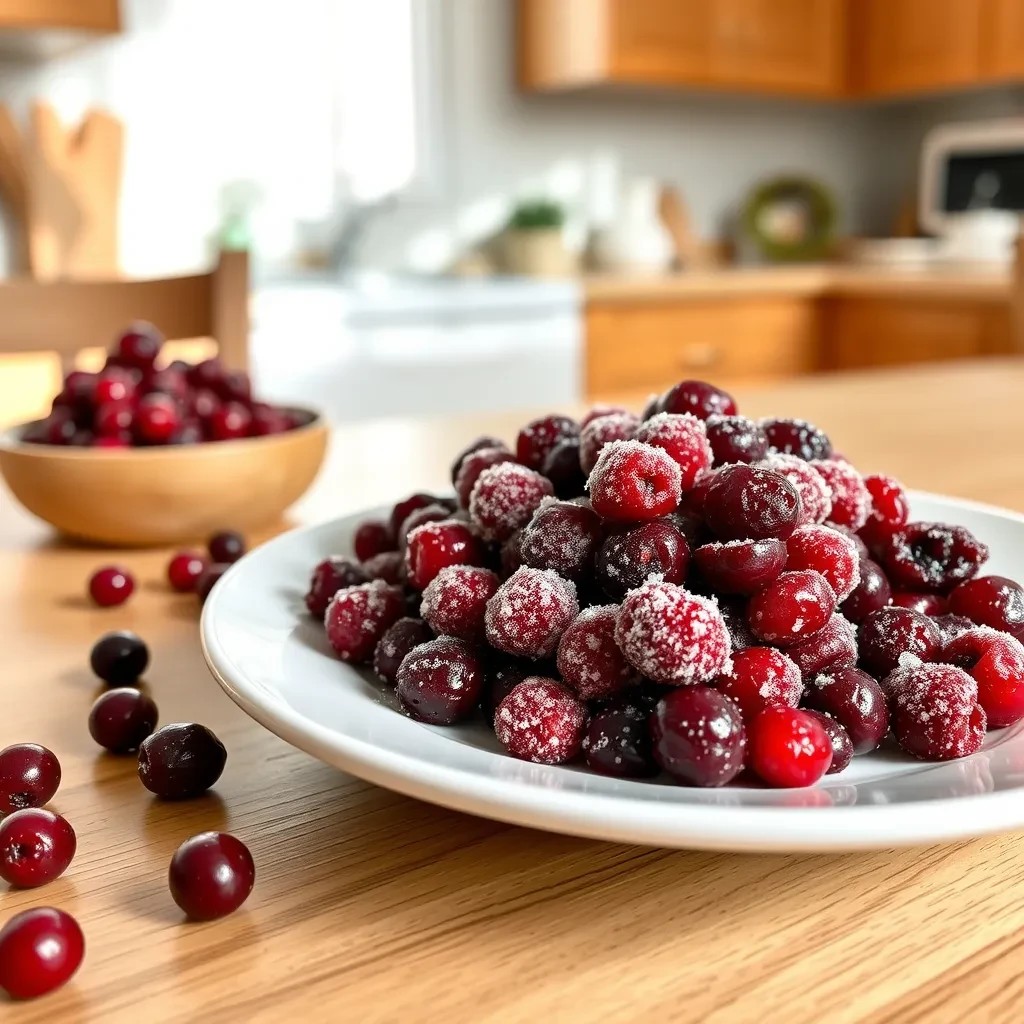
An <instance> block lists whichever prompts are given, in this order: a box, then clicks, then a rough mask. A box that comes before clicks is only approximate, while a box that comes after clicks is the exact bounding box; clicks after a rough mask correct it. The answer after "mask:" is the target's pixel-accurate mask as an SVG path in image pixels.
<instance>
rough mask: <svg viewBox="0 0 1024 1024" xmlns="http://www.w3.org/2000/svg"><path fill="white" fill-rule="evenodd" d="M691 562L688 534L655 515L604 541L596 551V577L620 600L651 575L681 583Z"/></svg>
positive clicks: (651, 576) (610, 595) (652, 577)
mask: <svg viewBox="0 0 1024 1024" xmlns="http://www.w3.org/2000/svg"><path fill="white" fill-rule="evenodd" d="M689 564H690V548H689V545H688V544H687V543H686V538H685V537H684V536H683V535H682V533H681V532H680V531H679V529H677V528H676V526H674V525H673V524H672V523H671V522H669V521H668V520H666V519H655V520H654V521H653V522H650V523H643V524H641V525H640V526H635V527H633V529H631V530H627V531H625V532H624V533H615V534H612V535H611V536H610V537H608V538H607V539H606V540H605V541H604V543H603V544H602V545H601V547H600V549H599V551H598V554H597V562H596V574H597V581H598V583H600V584H601V586H602V587H603V588H604V591H605V593H606V594H607V595H608V596H609V597H610V598H612V599H613V600H615V601H621V600H622V599H623V598H624V597H625V596H626V594H627V593H628V592H629V591H630V590H635V589H636V588H637V587H639V586H640V585H641V584H643V583H646V582H647V580H649V579H659V580H661V581H663V582H665V583H682V582H683V580H685V579H686V570H687V569H688V568H689Z"/></svg>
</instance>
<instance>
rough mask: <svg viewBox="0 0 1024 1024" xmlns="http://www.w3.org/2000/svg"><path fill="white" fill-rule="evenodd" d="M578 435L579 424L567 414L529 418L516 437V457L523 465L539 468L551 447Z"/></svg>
mask: <svg viewBox="0 0 1024 1024" xmlns="http://www.w3.org/2000/svg"><path fill="white" fill-rule="evenodd" d="M579 435H580V427H579V424H578V423H577V422H576V421H575V420H573V419H570V418H569V417H568V416H543V417H541V418H540V419H536V420H531V421H530V422H529V423H527V424H526V426H525V427H523V429H522V430H520V431H519V436H518V437H517V438H516V458H517V459H518V460H519V461H520V462H521V463H522V464H523V465H524V466H528V467H529V468H530V469H536V470H539V469H540V468H541V467H542V466H543V465H544V460H545V459H546V458H547V456H548V453H549V452H550V451H551V450H552V448H554V447H555V446H556V445H558V444H559V443H560V442H562V441H564V440H566V439H567V438H571V437H579Z"/></svg>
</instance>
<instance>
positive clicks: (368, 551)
mask: <svg viewBox="0 0 1024 1024" xmlns="http://www.w3.org/2000/svg"><path fill="white" fill-rule="evenodd" d="M395 544H396V541H395V534H394V533H393V532H392V530H391V527H390V526H389V525H388V524H387V523H386V522H384V520H383V519H367V520H365V521H364V522H362V523H360V524H359V526H358V527H357V528H356V532H355V536H354V537H353V539H352V549H353V551H355V555H356V558H358V559H359V561H360V562H365V561H366V560H367V559H370V558H373V556H374V555H379V554H380V553H381V552H382V551H393V550H394V549H395Z"/></svg>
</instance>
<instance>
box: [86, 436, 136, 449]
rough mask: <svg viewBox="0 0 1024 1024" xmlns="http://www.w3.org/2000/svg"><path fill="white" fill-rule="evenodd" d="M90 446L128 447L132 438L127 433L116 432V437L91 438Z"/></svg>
mask: <svg viewBox="0 0 1024 1024" xmlns="http://www.w3.org/2000/svg"><path fill="white" fill-rule="evenodd" d="M92 446H93V447H94V448H130V447H131V446H132V439H131V435H130V434H128V433H124V434H118V435H117V437H97V438H95V439H94V440H93V443H92Z"/></svg>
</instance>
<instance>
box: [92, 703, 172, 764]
mask: <svg viewBox="0 0 1024 1024" xmlns="http://www.w3.org/2000/svg"><path fill="white" fill-rule="evenodd" d="M156 723H157V707H156V704H155V703H154V701H153V699H152V697H150V696H148V695H147V694H145V693H143V692H142V691H141V690H137V689H135V688H134V687H131V686H126V687H122V688H120V689H116V690H108V691H107V692H106V693H104V694H101V695H100V696H99V697H98V698H97V699H96V703H95V704H93V706H92V709H91V710H90V712H89V735H90V736H92V738H93V739H94V740H95V741H96V742H97V743H98V744H99V745H100V746H101V747H105V748H106V749H107V750H109V751H110V752H111V753H112V754H128V753H131V752H132V751H133V750H138V749H139V747H140V746H141V745H142V741H143V740H144V739H145V738H146V737H147V736H149V735H151V734H152V733H153V730H154V729H156Z"/></svg>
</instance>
